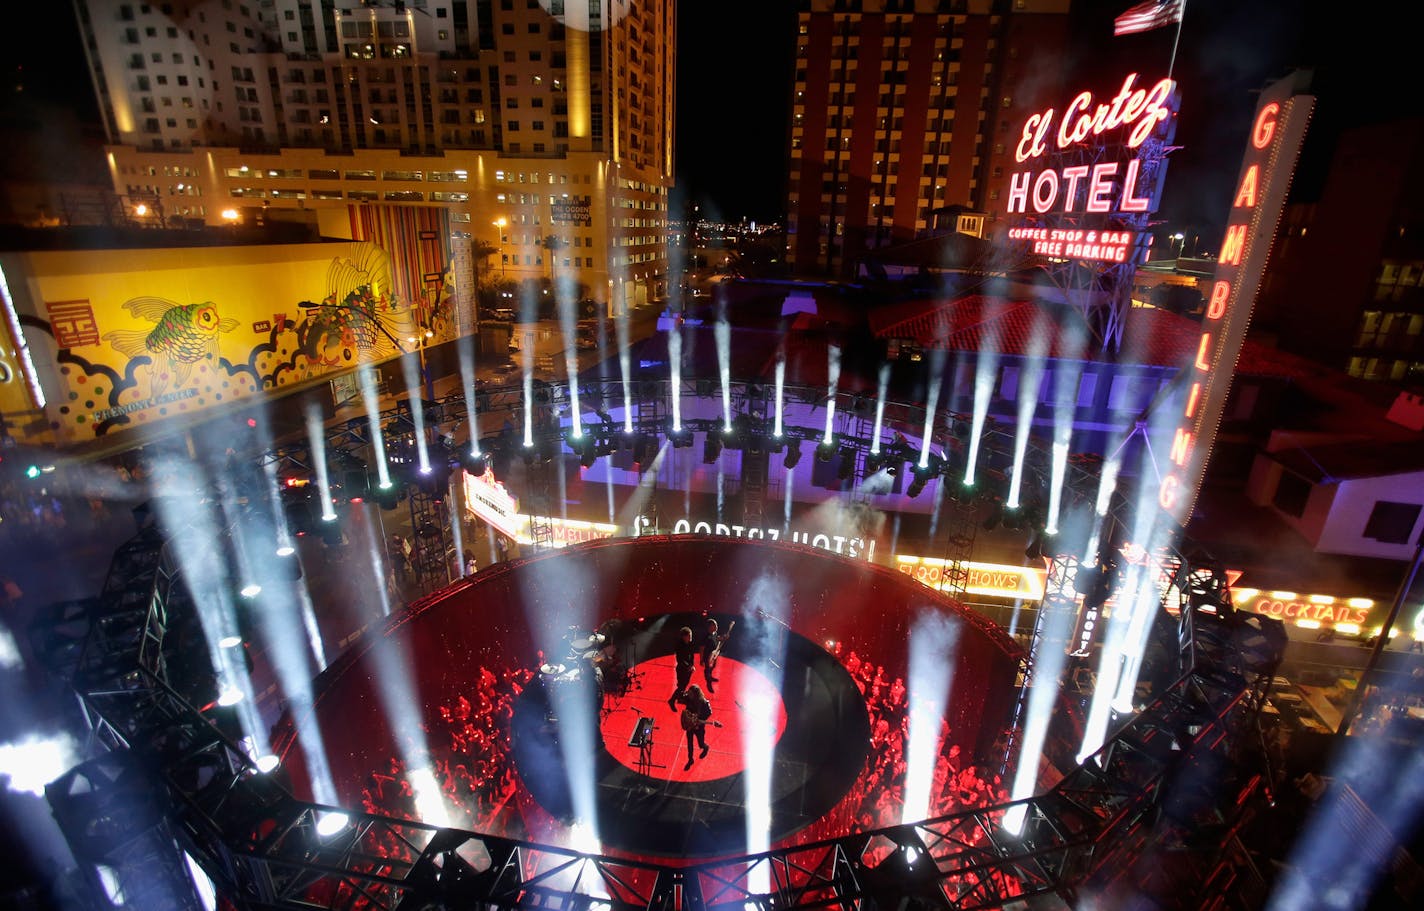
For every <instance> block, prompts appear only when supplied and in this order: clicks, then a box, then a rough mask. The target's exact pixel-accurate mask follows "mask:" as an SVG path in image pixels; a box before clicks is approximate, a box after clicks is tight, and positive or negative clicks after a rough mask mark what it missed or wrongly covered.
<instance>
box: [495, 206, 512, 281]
mask: <svg viewBox="0 0 1424 911" xmlns="http://www.w3.org/2000/svg"><path fill="white" fill-rule="evenodd" d="M507 224H509V220H508V219H506V218H504V217H500V218H496V219H495V220H494V226H495V227H496V228H499V276H500V278H503V277H504V226H505V225H507Z"/></svg>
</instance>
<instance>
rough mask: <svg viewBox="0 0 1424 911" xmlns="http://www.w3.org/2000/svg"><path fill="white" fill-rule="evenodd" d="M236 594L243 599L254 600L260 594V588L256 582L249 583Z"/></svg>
mask: <svg viewBox="0 0 1424 911" xmlns="http://www.w3.org/2000/svg"><path fill="white" fill-rule="evenodd" d="M238 594H239V595H242V597H244V598H256V597H257V596H258V595H260V594H262V586H260V585H258V584H257V583H256V582H249V583H247V584H246V585H244V586H243V587H242V588H241V589H240V590H239V591H238Z"/></svg>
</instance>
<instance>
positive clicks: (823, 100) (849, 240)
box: [787, 0, 1069, 275]
mask: <svg viewBox="0 0 1424 911" xmlns="http://www.w3.org/2000/svg"><path fill="white" fill-rule="evenodd" d="M1068 8H1069V0H802V2H801V9H800V12H799V16H798V28H797V31H798V34H797V36H796V79H795V85H794V87H793V97H792V120H791V139H790V143H791V150H790V155H789V159H790V167H791V172H790V180H789V183H788V196H789V199H788V222H787V243H788V246H789V248H790V250H789V257H790V261H791V263H792V266H793V268H795V269H796V270H797V271H798V272H803V273H826V274H832V275H851V274H853V273H854V270H855V268H856V263H857V261H858V259H859V258H860V256H861V255H862V254H863V253H864V252H865V251H867V250H872V249H875V248H878V247H883V246H887V245H889V244H893V243H898V242H903V241H905V240H910V239H912V238H914V237H915V236H916V235H917V234H918V233H919V232H921V231H924V230H926V229H927V228H928V227H929V226H930V225H931V224H932V213H933V212H934V211H935V210H936V209H941V208H944V207H946V206H952V205H961V206H967V207H968V208H970V209H974V210H979V211H987V212H990V213H991V214H992V213H994V212H995V211H997V210H1001V209H1002V205H1001V204H1000V203H999V202H998V198H999V196H1000V195H1001V192H1002V189H1003V187H1004V186H1006V185H1007V181H1008V175H1009V173H1010V172H1011V171H1012V168H1011V167H1009V164H1011V163H1012V155H1013V148H1014V141H1013V137H1012V136H1011V135H1010V134H1011V132H1012V131H1013V129H1014V128H1015V127H1014V125H1015V124H1022V123H1023V121H1024V119H1025V118H1026V117H1027V116H1028V114H1029V113H1030V112H1031V111H1033V110H1035V109H1036V108H1037V107H1038V106H1040V102H1041V101H1042V100H1043V98H1044V97H1047V96H1048V95H1050V94H1051V93H1053V92H1055V91H1057V90H1058V89H1059V80H1060V78H1061V70H1062V66H1063V59H1064V54H1063V50H1064V48H1065V46H1066V43H1067V31H1068V15H1067V13H1068Z"/></svg>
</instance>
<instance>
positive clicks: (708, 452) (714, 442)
mask: <svg viewBox="0 0 1424 911" xmlns="http://www.w3.org/2000/svg"><path fill="white" fill-rule="evenodd" d="M721 455H722V441H721V440H720V439H718V438H717V434H715V433H710V432H709V433H708V434H707V441H706V442H705V443H703V444H702V461H703V462H705V463H706V464H708V465H711V464H712V463H713V462H716V461H717V458H718V457H719V456H721Z"/></svg>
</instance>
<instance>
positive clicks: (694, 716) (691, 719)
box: [677, 683, 722, 769]
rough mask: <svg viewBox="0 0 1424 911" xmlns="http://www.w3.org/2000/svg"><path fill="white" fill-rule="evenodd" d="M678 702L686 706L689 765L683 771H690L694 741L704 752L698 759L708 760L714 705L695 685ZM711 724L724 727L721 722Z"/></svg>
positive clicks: (683, 727)
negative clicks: (708, 743)
mask: <svg viewBox="0 0 1424 911" xmlns="http://www.w3.org/2000/svg"><path fill="white" fill-rule="evenodd" d="M677 701H678V702H681V703H682V704H683V705H684V706H686V708H684V709H683V710H682V729H683V730H684V731H686V732H687V765H685V766H683V769H690V768H692V763H693V761H694V759H693V755H692V746H693V740H694V739H696V741H697V744H698V745H699V746H701V747H702V752H701V753H698V754H697V758H701V759H706V758H707V725H708V719H710V718H711V717H712V703H710V702H708V701H707V697H706V696H704V695H702V687H700V686H698V685H697V684H695V683H694V684H692V685H691V686H689V687H688V688H687V691H686V692H684V693H683V694H682V695H681V696H679V697H678V700H677ZM711 724H714V725H716V726H717V727H721V726H722V724H721V722H719V721H713V722H711Z"/></svg>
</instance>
